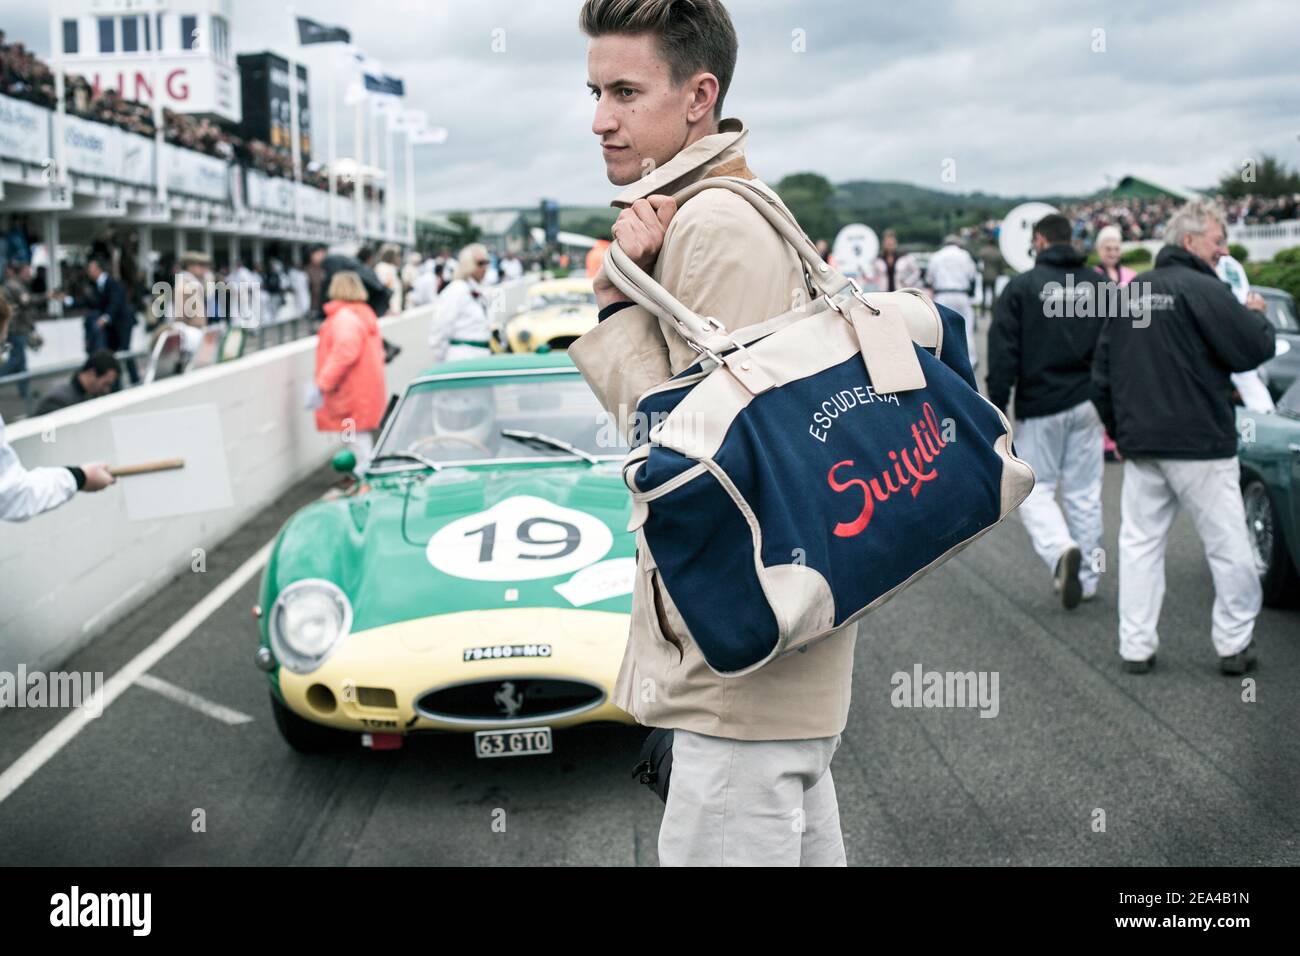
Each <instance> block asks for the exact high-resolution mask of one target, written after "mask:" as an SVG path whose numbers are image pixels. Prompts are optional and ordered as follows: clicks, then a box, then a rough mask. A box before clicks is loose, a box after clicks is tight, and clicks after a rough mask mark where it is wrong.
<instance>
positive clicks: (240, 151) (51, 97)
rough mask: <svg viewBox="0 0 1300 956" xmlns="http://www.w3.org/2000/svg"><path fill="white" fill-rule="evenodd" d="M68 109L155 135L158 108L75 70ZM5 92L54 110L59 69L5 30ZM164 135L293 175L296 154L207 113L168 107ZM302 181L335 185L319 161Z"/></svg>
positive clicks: (67, 79)
mask: <svg viewBox="0 0 1300 956" xmlns="http://www.w3.org/2000/svg"><path fill="white" fill-rule="evenodd" d="M63 89H64V108H65V109H66V110H67V112H68V113H70V114H71V115H73V116H77V117H80V118H82V119H87V120H92V121H94V122H98V123H106V124H109V125H111V126H117V127H119V128H120V129H124V130H127V131H128V132H131V133H138V134H140V135H142V136H153V135H154V133H155V132H156V130H155V127H154V119H153V110H152V108H151V107H150V106H149V105H148V104H145V103H137V102H134V101H132V100H127V99H124V98H123V97H121V96H119V95H118V93H117V91H116V90H99V91H96V90H95V88H94V87H93V86H92V85H91V84H90V83H89V82H88V81H87V80H86V78H85V77H83V76H81V75H79V74H75V73H65V75H64V86H63ZM0 94H2V95H4V96H10V97H13V98H14V99H21V100H26V101H28V102H30V103H35V104H36V105H38V106H44V107H46V108H47V109H54V107H55V104H56V102H57V100H56V97H55V82H54V71H53V70H52V69H51V68H50V66H49V65H48V64H47V63H45V61H43V60H41V59H40V58H39V57H37V56H36V55H35V54H34V53H32V52H31V51H30V50H28V49H27V48H26V47H25V46H23V44H22V43H10V42H9V41H8V40H7V39H6V38H5V34H4V31H3V30H0ZM163 136H164V138H165V139H166V141H167V142H169V143H172V144H174V145H177V146H182V147H184V148H186V149H192V150H196V151H198V152H201V153H207V154H208V155H210V156H216V157H217V158H219V159H223V160H226V161H228V162H229V161H234V162H238V163H239V164H240V165H242V166H245V167H247V168H250V169H256V170H258V171H259V172H263V173H266V174H267V175H269V176H280V177H284V178H286V179H292V178H293V159H292V157H291V156H290V155H289V154H288V152H286V151H285V150H282V149H277V148H275V147H273V146H271V145H270V144H268V143H264V142H262V141H261V140H257V139H244V138H242V137H240V136H238V135H237V134H235V133H234V132H232V131H231V130H229V129H227V128H225V127H223V126H222V125H220V124H219V123H215V122H213V121H212V120H209V119H207V118H205V117H195V116H189V115H187V114H185V113H177V112H175V111H173V110H170V109H166V108H164V109H163ZM302 181H303V182H304V183H307V184H308V185H310V186H315V187H316V188H318V189H328V188H329V178H328V175H327V173H326V172H325V170H324V168H323V167H322V166H321V164H319V163H304V164H303V170H302ZM335 189H336V191H337V192H338V194H339V195H342V196H350V195H352V183H351V181H345V180H343V179H339V180H337V181H336V183H335ZM382 195H383V191H382V190H378V189H376V188H375V187H373V186H371V185H369V184H367V186H366V196H367V198H371V199H376V198H380V197H382Z"/></svg>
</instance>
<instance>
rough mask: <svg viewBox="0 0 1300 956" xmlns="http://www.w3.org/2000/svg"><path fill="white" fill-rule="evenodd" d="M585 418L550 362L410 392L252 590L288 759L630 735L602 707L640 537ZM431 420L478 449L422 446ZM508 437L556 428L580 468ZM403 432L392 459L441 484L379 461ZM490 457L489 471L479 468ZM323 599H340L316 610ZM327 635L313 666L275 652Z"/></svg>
mask: <svg viewBox="0 0 1300 956" xmlns="http://www.w3.org/2000/svg"><path fill="white" fill-rule="evenodd" d="M476 403H477V404H476ZM467 408H468V409H469V411H468V412H467V411H466V409H467ZM484 408H486V409H487V410H486V411H484V410H483V409H484ZM600 414H603V413H599V408H598V406H597V405H596V402H595V398H594V396H592V395H591V393H590V390H589V389H587V387H586V384H585V383H584V382H583V381H582V378H581V376H580V375H579V374H578V372H577V370H576V369H575V368H574V366H573V365H572V363H571V362H570V361H569V359H568V358H567V356H565V355H564V354H563V353H553V354H543V355H535V354H534V355H503V356H493V357H490V358H484V359H476V360H472V361H465V362H452V363H446V364H444V365H442V366H439V367H437V368H435V369H433V370H431V371H430V372H428V373H425V374H424V375H422V376H420V377H418V378H417V379H416V380H415V381H413V382H412V383H411V384H409V385H408V386H407V388H406V389H405V391H404V393H403V395H402V397H401V399H400V401H399V402H398V404H397V406H396V407H395V409H394V410H393V412H392V414H391V415H390V416H389V418H388V420H387V423H386V425H385V427H384V429H383V432H382V434H381V435H380V437H379V439H378V441H377V443H376V458H375V459H374V461H373V462H372V463H371V464H370V466H369V467H368V468H367V469H366V470H365V471H364V472H363V473H362V474H361V475H360V476H359V480H358V481H357V483H356V484H355V485H353V487H352V488H351V489H349V490H348V491H347V492H346V493H344V494H342V495H340V496H338V497H335V498H333V499H332V500H321V501H318V502H315V503H313V504H310V505H308V506H307V507H305V508H302V509H301V510H300V511H298V512H297V513H296V514H294V515H293V517H291V518H290V519H289V521H288V522H286V523H285V525H284V527H283V528H282V529H281V531H280V534H279V535H278V537H277V538H276V540H275V542H274V544H273V546H272V550H271V554H270V558H269V560H268V562H267V565H266V568H265V571H264V573H263V576H262V582H261V592H260V607H261V608H262V609H265V613H262V614H261V615H260V618H259V626H260V631H261V648H260V649H259V651H258V663H259V666H261V667H262V668H263V669H264V670H265V671H266V676H267V679H268V681H269V682H270V687H271V693H272V698H273V705H274V708H275V713H276V719H277V724H278V725H279V727H280V729H281V732H282V733H284V735H285V737H286V739H288V741H289V742H290V743H291V744H293V745H294V746H295V747H298V748H299V749H301V750H307V751H310V750H317V749H325V748H326V745H328V744H330V743H338V742H339V738H340V737H341V736H343V735H346V734H347V733H348V732H351V735H352V738H353V739H355V738H356V735H357V734H366V735H368V737H367V738H366V739H367V740H369V741H371V742H372V745H374V744H373V741H374V739H375V735H379V736H380V737H381V738H383V739H387V738H389V737H393V736H401V735H405V734H407V733H412V732H419V731H461V732H464V731H467V730H482V731H485V732H486V731H488V730H507V731H508V730H510V729H511V728H516V727H519V726H522V725H523V724H529V725H530V726H531V725H535V724H545V725H546V726H547V727H564V726H571V725H574V724H578V723H586V722H591V721H616V722H623V723H629V722H631V718H629V717H628V716H627V715H626V714H625V713H624V712H623V711H621V710H619V709H618V708H616V707H614V705H613V704H612V703H611V701H610V698H611V696H612V689H613V683H614V680H615V679H616V677H617V671H618V667H619V663H620V661H621V658H622V654H623V650H624V646H625V642H626V635H627V624H628V619H629V618H628V615H629V614H630V611H631V580H632V569H633V566H634V561H635V557H634V542H635V539H634V537H633V536H632V535H631V534H628V533H627V531H626V528H627V523H628V519H629V516H630V508H631V500H630V497H629V494H628V491H627V488H626V486H625V485H624V483H623V480H622V473H621V468H620V462H621V460H622V457H623V453H624V451H625V449H624V448H623V447H622V446H621V443H619V442H618V440H617V438H616V437H614V436H613V431H612V428H611V427H609V426H606V425H604V424H602V422H601V420H600ZM426 415H428V416H430V417H429V418H428V419H427V421H429V422H434V423H437V422H439V421H444V422H445V421H448V420H451V421H455V422H457V423H464V422H465V421H471V422H473V423H474V425H475V427H476V428H479V431H478V432H476V433H475V435H477V437H473V436H471V437H464V436H465V435H466V434H469V433H468V432H466V431H465V430H463V429H462V430H461V431H459V432H453V431H439V428H438V427H435V426H430V427H429V428H428V429H427V431H428V432H429V435H430V436H436V437H430V438H424V439H421V438H419V436H420V435H421V434H422V432H421V429H422V428H424V426H425V422H426V417H425V416H426ZM467 415H468V416H469V418H466V416H467ZM512 415H513V416H514V420H513V421H512V419H511V416H512ZM547 415H550V416H551V417H550V418H546V416H547ZM439 416H442V417H441V418H439ZM475 416H477V417H475ZM485 420H490V424H489V425H488V426H486V427H480V425H479V423H480V422H481V421H485ZM519 421H524V422H525V424H527V423H528V422H536V421H542V422H547V421H551V422H554V423H556V424H557V426H558V425H563V426H564V427H566V428H568V429H569V433H570V435H571V436H577V437H576V438H573V439H572V444H574V445H578V446H579V447H585V449H586V451H587V454H586V455H583V454H581V453H575V454H570V453H567V452H565V451H563V450H561V449H558V448H555V447H552V446H550V445H542V444H539V443H538V442H537V441H535V440H529V441H516V440H515V439H510V440H504V439H503V437H502V435H501V434H500V432H501V428H502V427H504V428H510V427H511V426H512V425H513V424H517V423H518V422H519ZM588 421H589V424H587V423H588ZM498 426H501V427H498ZM588 428H589V431H590V434H588V433H587V431H586V430H585V429H588ZM602 429H603V431H602ZM525 430H526V429H525ZM516 431H518V429H516ZM403 434H414V435H416V436H417V437H416V440H415V441H414V442H413V443H411V444H407V445H404V446H403V448H409V449H427V451H428V452H429V454H428V455H426V454H425V453H424V451H422V450H416V451H415V452H414V454H415V456H416V457H417V458H420V459H428V458H429V457H430V456H432V458H433V459H434V460H437V454H434V452H435V449H436V450H437V452H438V453H441V454H442V460H441V462H440V464H441V465H442V467H440V468H436V469H435V468H431V467H425V466H424V464H422V462H421V461H419V460H407V459H403V458H390V459H384V458H383V455H384V454H385V453H387V452H390V451H393V450H394V449H396V450H398V451H402V450H403V449H402V448H397V445H396V444H395V443H400V442H401V441H402V438H401V436H402V435H403ZM458 435H459V436H461V437H457V436H458ZM444 439H445V440H444ZM488 443H494V444H496V445H497V447H496V448H495V449H494V450H493V453H492V454H491V455H487V454H481V453H480V452H479V451H477V448H478V447H479V446H482V447H483V448H484V452H486V451H487V450H488ZM444 445H447V446H450V447H451V448H452V449H454V450H455V452H456V454H453V455H452V456H451V458H450V459H448V458H447V455H446V453H445V451H444V450H443V446H444ZM466 448H468V449H469V450H468V451H466V450H465V449H466ZM515 449H517V453H516V452H515ZM475 456H478V457H477V458H476V457H475ZM592 458H595V459H598V460H596V461H593V460H591V459H592ZM462 460H463V462H464V463H461V462H462ZM426 463H432V462H426ZM320 582H326V583H325V584H321V583H320ZM332 589H337V593H338V594H341V595H343V597H344V598H345V599H346V600H345V602H342V601H338V602H337V606H334V605H331V603H330V602H331V600H332V599H333V600H337V599H336V598H331V595H334V591H333V590H332ZM300 595H305V596H306V597H307V600H306V602H305V603H303V602H302V601H301V599H300ZM344 603H345V604H346V607H343V604H344ZM281 605H282V606H281ZM339 608H342V609H341V610H339ZM295 615H297V616H296V617H295ZM313 615H315V617H313ZM336 618H339V619H342V618H346V621H347V623H346V625H344V626H343V628H342V629H343V630H344V631H345V636H343V637H342V638H340V639H339V640H338V641H337V642H336V644H335V645H333V647H332V649H331V650H330V651H329V652H328V653H327V654H326V655H325V656H324V658H323V660H321V661H320V663H319V664H318V666H315V667H312V666H310V662H311V657H310V655H308V657H307V658H306V660H307V664H305V665H304V664H303V662H302V660H299V658H298V654H299V652H298V650H296V649H295V648H296V647H297V645H296V644H291V643H289V642H286V640H285V639H284V638H283V637H281V639H280V640H279V641H278V642H277V640H276V639H274V635H273V630H275V629H276V628H280V630H279V631H278V632H277V633H279V634H281V635H283V634H285V633H288V631H289V630H292V631H293V633H294V634H296V635H299V636H300V637H299V638H296V639H295V640H297V641H299V642H300V643H302V642H306V643H308V644H309V643H310V639H311V638H310V635H312V634H314V633H316V632H315V631H313V630H312V628H313V627H314V626H316V624H317V623H318V620H325V621H327V622H332V621H334V620H336ZM325 630H326V631H328V630H329V628H328V627H326V628H325ZM303 635H306V636H305V637H304V636H303ZM295 662H296V666H293V665H295ZM434 692H437V693H434ZM489 692H491V693H489ZM457 695H459V696H457ZM530 695H531V697H530ZM453 698H454V699H453ZM430 701H437V702H438V703H436V704H435V703H430ZM449 701H450V702H449ZM498 705H499V709H500V711H501V712H500V713H496V712H495V711H496V709H497V708H498ZM511 707H514V708H515V709H513V710H512V709H511ZM398 742H400V741H398Z"/></svg>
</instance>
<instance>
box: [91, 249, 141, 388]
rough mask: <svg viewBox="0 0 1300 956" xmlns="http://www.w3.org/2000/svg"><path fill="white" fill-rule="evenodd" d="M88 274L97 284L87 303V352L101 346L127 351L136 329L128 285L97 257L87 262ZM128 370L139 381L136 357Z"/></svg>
mask: <svg viewBox="0 0 1300 956" xmlns="http://www.w3.org/2000/svg"><path fill="white" fill-rule="evenodd" d="M86 275H87V277H88V278H89V279H90V281H91V282H92V283H93V284H94V292H93V293H92V294H91V297H90V300H89V302H88V303H87V304H88V305H89V306H90V311H89V312H88V313H87V314H86V320H85V322H86V354H87V355H90V354H92V353H94V352H96V351H98V350H99V349H108V351H110V352H125V351H128V350H129V349H130V348H131V333H132V332H134V331H135V321H136V314H135V307H134V306H133V305H132V304H131V299H130V296H129V295H128V294H127V290H126V286H124V285H123V284H122V283H121V282H119V281H117V280H116V279H114V278H113V276H112V274H111V273H110V272H109V271H108V263H107V262H105V261H104V260H103V259H100V258H94V259H91V260H90V262H89V263H88V264H87V266H86ZM126 372H127V374H128V375H129V376H130V377H131V382H132V383H136V382H139V381H140V373H139V371H138V370H137V369H136V367H135V360H134V359H127V361H126Z"/></svg>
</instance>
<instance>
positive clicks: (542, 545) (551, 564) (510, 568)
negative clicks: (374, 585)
mask: <svg viewBox="0 0 1300 956" xmlns="http://www.w3.org/2000/svg"><path fill="white" fill-rule="evenodd" d="M613 544H614V535H613V534H612V533H611V532H610V530H609V527H608V526H607V525H606V524H605V522H603V521H601V520H600V519H599V518H597V517H596V516H594V515H589V514H587V513H586V512H585V511H576V510H574V509H573V508H563V507H561V506H560V505H557V504H555V502H553V501H547V500H546V499H545V498H537V497H534V496H533V495H515V496H514V497H513V498H507V499H505V500H504V501H501V502H498V503H497V504H495V505H493V506H492V507H491V508H488V509H487V510H486V511H480V512H478V513H476V514H472V515H466V516H465V517H464V518H457V519H456V520H455V521H453V522H451V523H450V524H447V525H445V526H444V527H442V528H440V529H439V530H438V531H437V532H435V533H434V535H433V537H432V538H430V539H429V546H428V548H427V549H426V550H425V554H426V555H427V556H428V558H429V563H430V564H432V565H433V566H434V567H435V568H437V569H438V570H439V571H441V572H442V573H443V574H449V575H451V576H452V577H457V578H468V579H469V580H471V581H531V580H535V579H537V578H550V577H554V576H555V575H557V574H571V573H572V572H574V571H577V570H578V569H579V568H585V567H586V566H587V565H589V564H592V563H593V562H596V561H599V560H600V559H601V558H603V557H604V556H605V555H606V554H607V553H608V552H609V549H610V548H611V547H613Z"/></svg>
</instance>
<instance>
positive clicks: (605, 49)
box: [587, 34, 712, 186]
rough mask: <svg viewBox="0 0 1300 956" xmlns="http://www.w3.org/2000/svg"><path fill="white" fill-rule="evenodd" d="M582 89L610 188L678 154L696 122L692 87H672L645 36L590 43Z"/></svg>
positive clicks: (663, 63) (652, 43) (665, 65)
mask: <svg viewBox="0 0 1300 956" xmlns="http://www.w3.org/2000/svg"><path fill="white" fill-rule="evenodd" d="M587 87H588V88H589V89H590V90H591V93H592V95H593V96H594V97H595V98H596V115H595V118H594V119H593V120H592V122H591V131H592V132H593V133H595V134H596V135H597V136H599V137H600V145H601V151H602V152H603V153H604V156H605V174H606V175H607V176H608V177H609V181H610V182H611V183H613V184H614V185H615V186H626V185H627V184H628V183H633V182H636V181H637V180H638V179H640V178H641V177H642V176H645V175H647V174H649V173H651V172H653V171H654V170H655V169H656V168H658V167H659V166H662V165H663V164H664V163H666V162H668V160H670V159H672V158H673V157H674V156H676V155H677V154H678V153H679V152H681V150H682V148H683V147H685V146H686V145H687V138H688V133H689V123H690V121H691V120H692V119H697V120H698V118H699V117H698V116H695V115H694V113H693V112H692V106H693V96H692V90H693V88H694V84H693V83H691V82H690V81H688V82H687V83H685V84H683V85H681V86H678V85H676V84H674V83H673V81H672V76H671V73H670V71H669V68H668V63H667V62H666V61H665V60H664V59H663V58H662V57H660V55H659V51H658V48H657V46H656V44H655V39H654V37H653V36H651V35H650V34H639V35H637V36H625V35H618V34H613V35H609V36H602V37H595V38H594V39H592V40H591V41H590V42H589V43H588V45H587ZM709 108H710V109H712V106H711V105H710V107H709ZM696 112H698V110H696Z"/></svg>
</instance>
